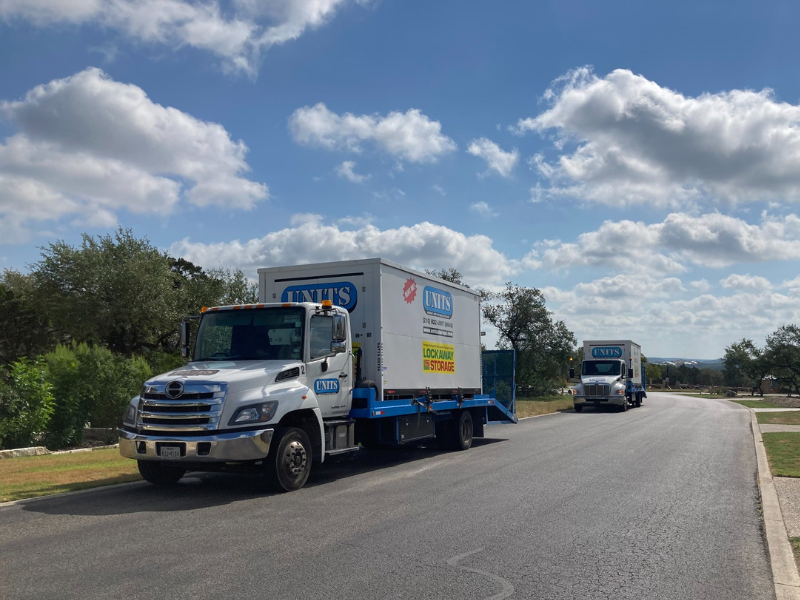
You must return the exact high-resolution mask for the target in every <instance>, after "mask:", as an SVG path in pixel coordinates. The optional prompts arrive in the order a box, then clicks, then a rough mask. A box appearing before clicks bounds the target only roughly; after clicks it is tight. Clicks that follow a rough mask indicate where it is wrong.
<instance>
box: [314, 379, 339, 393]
mask: <svg viewBox="0 0 800 600" xmlns="http://www.w3.org/2000/svg"><path fill="white" fill-rule="evenodd" d="M314 392H316V393H317V394H338V393H339V380H338V379H317V380H316V381H315V382H314Z"/></svg>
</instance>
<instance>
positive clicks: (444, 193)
mask: <svg viewBox="0 0 800 600" xmlns="http://www.w3.org/2000/svg"><path fill="white" fill-rule="evenodd" d="M431 189H432V190H433V191H434V192H436V193H438V194H439V195H440V196H442V198H444V197H445V196H447V191H446V190H445V189H444V188H443V187H442V186H440V185H438V184H434V185H432V186H431Z"/></svg>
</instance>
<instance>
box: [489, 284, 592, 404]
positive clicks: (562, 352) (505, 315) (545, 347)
mask: <svg viewBox="0 0 800 600" xmlns="http://www.w3.org/2000/svg"><path fill="white" fill-rule="evenodd" d="M490 299H491V300H494V301H496V302H492V303H490V304H487V305H486V306H484V307H483V316H484V318H485V319H486V320H487V321H488V322H489V323H491V324H492V325H494V326H495V327H496V328H497V330H498V332H499V334H500V340H499V341H498V347H500V348H509V347H510V348H513V349H514V351H515V352H516V356H517V382H518V383H519V384H520V385H522V386H528V387H530V389H531V391H532V393H533V394H534V395H542V394H546V393H550V392H552V391H553V390H555V389H557V388H559V387H561V386H562V385H563V383H564V381H565V379H566V377H567V373H568V371H569V358H570V356H571V355H572V353H573V351H574V347H575V344H576V340H575V335H574V334H573V333H572V332H571V331H570V330H569V329H567V327H566V325H565V324H564V322H563V321H555V322H554V321H553V319H552V312H550V311H548V310H547V307H546V305H545V298H544V296H543V295H542V292H541V291H540V290H538V289H535V288H524V287H520V286H518V285H515V284H512V283H510V282H509V283H507V284H506V288H505V290H503V291H502V292H499V293H497V294H492V295H491V297H490Z"/></svg>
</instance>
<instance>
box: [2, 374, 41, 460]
mask: <svg viewBox="0 0 800 600" xmlns="http://www.w3.org/2000/svg"><path fill="white" fill-rule="evenodd" d="M43 371H44V363H43V361H41V360H40V359H39V360H36V361H33V362H31V361H29V360H27V359H20V360H18V361H16V362H14V363H12V364H11V367H10V369H9V370H8V375H7V382H5V381H2V380H0V447H2V448H23V447H27V446H32V445H33V444H35V443H36V442H38V441H39V439H40V438H41V436H42V434H43V433H44V431H45V428H46V426H47V424H48V422H49V421H50V417H51V415H52V413H53V394H52V386H51V385H50V384H49V383H47V381H45V378H44V373H43Z"/></svg>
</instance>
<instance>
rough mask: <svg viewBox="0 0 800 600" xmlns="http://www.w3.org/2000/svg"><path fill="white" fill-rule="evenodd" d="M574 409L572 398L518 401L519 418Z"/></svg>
mask: <svg viewBox="0 0 800 600" xmlns="http://www.w3.org/2000/svg"><path fill="white" fill-rule="evenodd" d="M572 407H573V403H572V396H567V395H564V396H546V397H544V398H536V399H535V400H534V399H526V400H520V399H517V417H518V418H520V419H521V418H523V417H535V416H536V415H546V414H549V413H554V412H558V411H560V410H568V409H570V408H572Z"/></svg>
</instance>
